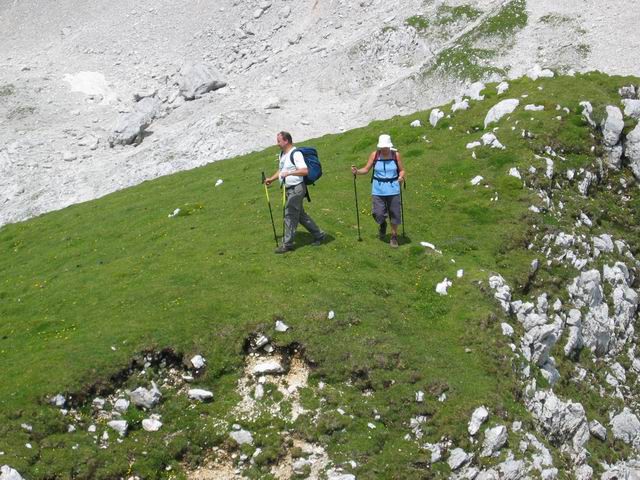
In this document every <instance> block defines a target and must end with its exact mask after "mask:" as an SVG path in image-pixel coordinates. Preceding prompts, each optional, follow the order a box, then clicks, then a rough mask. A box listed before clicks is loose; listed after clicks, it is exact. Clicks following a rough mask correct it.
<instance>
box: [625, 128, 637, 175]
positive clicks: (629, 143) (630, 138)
mask: <svg viewBox="0 0 640 480" xmlns="http://www.w3.org/2000/svg"><path fill="white" fill-rule="evenodd" d="M625 156H626V158H627V160H628V161H629V167H631V171H632V172H633V175H634V176H635V177H636V178H637V179H638V180H640V123H638V124H637V125H636V126H635V128H634V129H633V130H631V132H629V134H628V135H627V139H626V141H625Z"/></svg>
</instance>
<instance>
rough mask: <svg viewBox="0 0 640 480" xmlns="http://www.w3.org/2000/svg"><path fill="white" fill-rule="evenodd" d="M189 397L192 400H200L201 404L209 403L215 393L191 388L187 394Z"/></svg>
mask: <svg viewBox="0 0 640 480" xmlns="http://www.w3.org/2000/svg"><path fill="white" fill-rule="evenodd" d="M187 396H188V397H189V398H190V399H191V400H198V401H200V402H207V401H209V400H212V399H213V392H210V391H209V390H204V389H202V388H191V389H189V391H188V392H187Z"/></svg>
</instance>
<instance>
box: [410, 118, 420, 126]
mask: <svg viewBox="0 0 640 480" xmlns="http://www.w3.org/2000/svg"><path fill="white" fill-rule="evenodd" d="M410 125H411V126H412V127H421V126H422V123H421V122H420V120H414V121H413V122H411V123H410Z"/></svg>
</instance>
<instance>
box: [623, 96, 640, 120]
mask: <svg viewBox="0 0 640 480" xmlns="http://www.w3.org/2000/svg"><path fill="white" fill-rule="evenodd" d="M622 104H623V105H624V114H625V115H626V116H627V117H631V118H635V119H636V120H640V100H636V99H632V100H631V99H625V100H622Z"/></svg>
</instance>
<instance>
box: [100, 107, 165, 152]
mask: <svg viewBox="0 0 640 480" xmlns="http://www.w3.org/2000/svg"><path fill="white" fill-rule="evenodd" d="M159 111H160V100H158V98H157V97H145V98H143V99H142V100H140V101H139V102H137V103H136V104H135V105H134V109H133V111H132V112H129V113H123V114H121V115H120V117H119V118H118V121H117V123H116V126H115V128H114V129H113V133H112V134H111V136H110V137H109V145H110V146H111V147H114V146H115V145H131V144H136V145H137V144H139V143H141V142H142V139H143V137H144V133H145V131H146V129H147V128H148V127H149V125H151V123H152V122H153V120H154V119H155V118H156V116H157V115H158V113H159Z"/></svg>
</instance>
